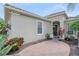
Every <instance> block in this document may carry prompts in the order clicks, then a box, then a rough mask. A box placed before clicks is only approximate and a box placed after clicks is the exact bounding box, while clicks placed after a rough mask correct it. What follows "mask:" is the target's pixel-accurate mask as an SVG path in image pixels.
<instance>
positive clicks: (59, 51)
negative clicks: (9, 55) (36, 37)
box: [18, 40, 70, 56]
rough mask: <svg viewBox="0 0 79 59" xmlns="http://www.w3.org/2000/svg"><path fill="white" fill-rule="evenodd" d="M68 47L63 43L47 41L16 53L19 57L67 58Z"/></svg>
mask: <svg viewBox="0 0 79 59" xmlns="http://www.w3.org/2000/svg"><path fill="white" fill-rule="evenodd" d="M69 53H70V47H69V45H67V44H66V43H64V42H61V41H55V40H48V41H44V42H41V43H38V44H35V45H32V46H29V47H27V48H25V49H24V50H22V51H21V52H19V53H18V55H20V56H68V55H69Z"/></svg>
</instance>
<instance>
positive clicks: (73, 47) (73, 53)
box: [63, 41, 79, 56]
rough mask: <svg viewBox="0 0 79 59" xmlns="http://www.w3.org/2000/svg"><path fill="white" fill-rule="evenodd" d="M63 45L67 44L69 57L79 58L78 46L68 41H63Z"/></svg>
mask: <svg viewBox="0 0 79 59" xmlns="http://www.w3.org/2000/svg"><path fill="white" fill-rule="evenodd" d="M63 42H65V43H67V44H68V45H69V46H70V54H69V56H79V48H78V44H77V43H76V44H74V43H73V42H70V41H63Z"/></svg>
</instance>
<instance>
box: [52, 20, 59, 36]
mask: <svg viewBox="0 0 79 59" xmlns="http://www.w3.org/2000/svg"><path fill="white" fill-rule="evenodd" d="M59 28H60V23H59V22H58V21H55V22H53V36H54V37H59V35H60V33H59Z"/></svg>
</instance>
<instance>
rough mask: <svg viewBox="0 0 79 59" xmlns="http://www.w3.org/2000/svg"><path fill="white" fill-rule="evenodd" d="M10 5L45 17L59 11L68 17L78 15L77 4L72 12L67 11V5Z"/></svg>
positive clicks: (1, 8)
mask: <svg viewBox="0 0 79 59" xmlns="http://www.w3.org/2000/svg"><path fill="white" fill-rule="evenodd" d="M11 5H13V6H15V7H18V8H21V9H24V10H26V11H29V12H32V13H35V14H37V15H40V16H47V15H49V14H52V13H57V12H61V11H66V13H67V15H68V16H77V15H79V4H76V7H75V8H74V11H72V12H68V11H67V5H68V4H66V3H17V4H11ZM0 18H4V4H2V3H0Z"/></svg>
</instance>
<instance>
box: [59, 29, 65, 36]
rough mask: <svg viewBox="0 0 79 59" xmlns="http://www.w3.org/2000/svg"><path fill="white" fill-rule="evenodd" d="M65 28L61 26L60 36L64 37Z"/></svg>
mask: <svg viewBox="0 0 79 59" xmlns="http://www.w3.org/2000/svg"><path fill="white" fill-rule="evenodd" d="M64 31H65V29H64V28H60V29H59V32H60V36H61V37H62V35H63V33H64Z"/></svg>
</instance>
